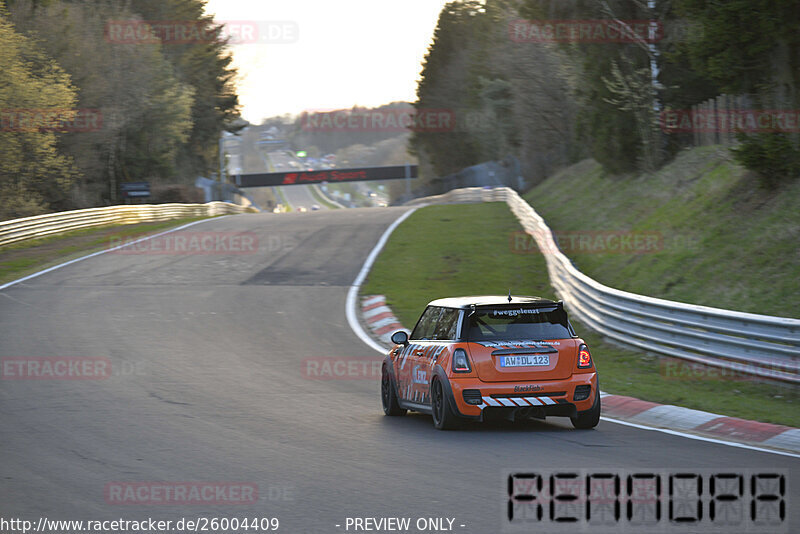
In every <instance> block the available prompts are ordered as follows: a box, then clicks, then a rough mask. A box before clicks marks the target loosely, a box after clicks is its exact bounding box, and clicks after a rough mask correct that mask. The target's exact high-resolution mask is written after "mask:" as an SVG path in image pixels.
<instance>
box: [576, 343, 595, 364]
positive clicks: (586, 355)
mask: <svg viewBox="0 0 800 534" xmlns="http://www.w3.org/2000/svg"><path fill="white" fill-rule="evenodd" d="M591 366H592V355H591V353H590V352H589V347H587V346H586V345H584V344H581V346H580V347H578V369H588V368H589V367H591Z"/></svg>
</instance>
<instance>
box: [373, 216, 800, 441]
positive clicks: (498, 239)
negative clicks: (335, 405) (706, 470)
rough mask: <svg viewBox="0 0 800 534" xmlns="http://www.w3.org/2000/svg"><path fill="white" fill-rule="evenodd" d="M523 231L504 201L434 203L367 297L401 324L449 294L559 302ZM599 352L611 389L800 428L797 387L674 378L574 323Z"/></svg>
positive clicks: (410, 225) (397, 245)
mask: <svg viewBox="0 0 800 534" xmlns="http://www.w3.org/2000/svg"><path fill="white" fill-rule="evenodd" d="M520 229H521V227H520V225H519V223H518V222H517V220H516V218H514V216H513V215H512V214H511V212H510V211H509V210H508V208H507V206H506V205H505V204H503V203H490V204H462V205H453V206H430V207H426V208H421V209H419V210H417V211H416V212H415V213H414V214H413V215H411V216H410V217H409V218H408V219H406V221H405V222H403V224H401V225H400V226H399V227H398V228H397V229H396V230H395V232H394V233H393V234H392V237H391V239H390V240H389V242H388V243H387V245H386V247H385V248H384V249H383V251H382V252H381V254H380V256H379V257H378V259H377V261H376V262H375V265H374V266H373V268H372V271H371V272H370V274H369V278H368V280H367V282H366V284H365V285H364V286H363V287H362V290H361V292H362V294H364V295H377V294H381V295H386V300H387V303H388V304H389V305H390V306H391V307H392V309H393V310H394V312H395V314H396V315H397V317H398V318H399V319H400V321H401V322H402V323H403V324H404V325H405V326H407V327H411V326H413V325H414V323H415V322H416V320H417V318H418V317H419V314H420V313H421V312H422V310H423V309H424V306H425V305H426V304H427V303H428V302H429V301H431V300H433V299H435V298H439V297H444V296H463V295H480V294H501V295H504V294H506V293H507V292H508V290H509V289H511V291H512V292H513V293H514V294H517V295H536V296H540V297H546V298H554V297H555V293H554V291H553V289H552V287H551V286H550V282H549V278H548V275H547V267H546V264H545V260H544V257H543V256H542V255H541V254H539V253H526V254H519V253H516V252H515V251H514V249H513V247H512V246H511V243H512V240H513V236H514V233H515V232H518V231H519V230H520ZM574 323H575V327H576V329H577V330H578V332H579V334H580V335H581V337H583V338H584V339H585V340H586V342H587V343H588V344H589V346H590V347H591V349H592V354H593V355H594V356H595V362H596V364H597V367H598V371H599V373H600V380H601V385H602V388H603V390H604V391H607V392H609V393H616V394H619V395H631V396H634V397H637V398H640V399H644V400H649V401H653V402H659V403H664V404H676V405H679V406H685V407H687V408H694V409H697V410H704V411H709V412H713V413H718V414H723V415H728V416H733V417H742V418H744V419H752V420H756V421H763V422H769V423H777V424H785V425H789V426H794V427H800V410H797V405H798V401H800V395H798V389H797V388H791V387H784V386H779V385H775V384H771V383H759V382H750V381H746V382H745V381H733V380H721V379H713V378H707V379H696V380H694V379H693V380H689V379H686V378H682V377H680V376H678V377H675V378H670V377H669V376H665V375H667V373H665V371H664V367H663V362H664V361H665V360H664V359H662V358H660V357H658V356H655V355H652V354H646V353H642V352H639V351H632V350H627V349H625V348H621V347H619V346H618V345H615V344H612V343H609V342H606V341H604V340H603V339H602V337H601V336H600V335H598V334H596V333H594V332H593V331H591V330H590V329H589V328H587V327H585V326H583V325H581V324H580V323H578V322H577V321H574Z"/></svg>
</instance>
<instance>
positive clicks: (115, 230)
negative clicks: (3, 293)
mask: <svg viewBox="0 0 800 534" xmlns="http://www.w3.org/2000/svg"><path fill="white" fill-rule="evenodd" d="M206 218H207V217H189V218H183V219H175V220H172V221H164V222H154V223H141V224H125V225H111V226H101V227H97V228H83V229H81V230H73V231H72V232H67V233H64V234H59V235H55V236H49V237H44V238H41V239H34V240H29V241H22V242H20V243H16V244H12V245H6V246H4V247H0V283H6V282H10V281H12V280H16V279H18V278H22V277H24V276H27V275H29V274H33V273H35V272H38V271H41V270H42V269H47V268H48V267H51V266H53V265H57V264H59V263H62V262H65V261H69V260H71V259H73V258H77V257H79V256H83V255H86V254H89V253H92V252H95V251H97V250H102V249H104V248H106V247H108V246H109V245H110V243H111V239H112V238H115V239H124V238H129V237H133V236H141V237H144V236H145V235H146V234H151V233H155V232H157V231H160V230H164V229H167V228H172V227H176V226H180V225H182V224H186V223H189V222H192V221H199V220H202V219H206Z"/></svg>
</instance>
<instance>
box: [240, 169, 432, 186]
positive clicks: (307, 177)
mask: <svg viewBox="0 0 800 534" xmlns="http://www.w3.org/2000/svg"><path fill="white" fill-rule="evenodd" d="M416 177H417V166H416V165H396V166H392V167H361V168H357V169H327V170H324V171H295V172H267V173H258V174H239V175H237V176H236V185H237V186H239V187H264V186H274V185H302V184H318V183H321V182H329V183H335V182H363V181H367V180H398V179H402V178H416Z"/></svg>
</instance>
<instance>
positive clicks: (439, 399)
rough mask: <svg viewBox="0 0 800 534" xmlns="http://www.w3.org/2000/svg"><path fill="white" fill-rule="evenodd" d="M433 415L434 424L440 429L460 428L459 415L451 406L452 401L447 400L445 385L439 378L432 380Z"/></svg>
mask: <svg viewBox="0 0 800 534" xmlns="http://www.w3.org/2000/svg"><path fill="white" fill-rule="evenodd" d="M431 415H433V426H435V427H436V428H438V429H439V430H452V429H454V428H458V425H459V422H460V421H459V417H458V416H457V415H456V414H454V413H453V410H452V409H451V408H450V403H449V402H447V397H446V396H445V393H444V386H442V381H441V380H439V379H438V378H434V379H433V382H431Z"/></svg>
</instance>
